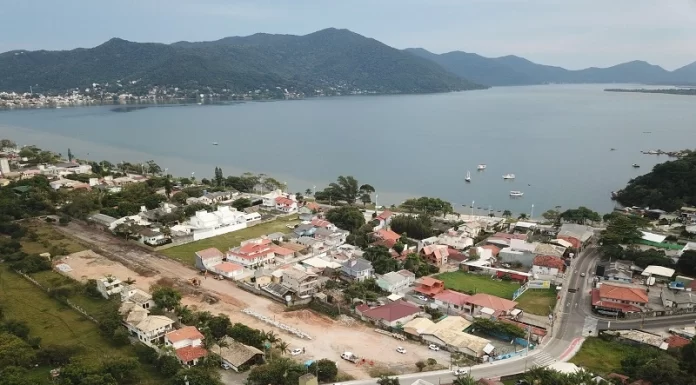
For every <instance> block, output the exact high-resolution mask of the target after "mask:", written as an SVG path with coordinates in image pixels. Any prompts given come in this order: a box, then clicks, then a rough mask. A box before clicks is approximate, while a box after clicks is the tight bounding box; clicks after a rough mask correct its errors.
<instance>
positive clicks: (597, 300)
mask: <svg viewBox="0 0 696 385" xmlns="http://www.w3.org/2000/svg"><path fill="white" fill-rule="evenodd" d="M602 286H604V285H602ZM592 306H595V307H601V308H605V309H612V310H620V311H622V312H624V313H629V312H639V311H640V308H639V307H637V306H633V305H629V304H626V303H618V302H612V301H602V298H601V297H600V294H599V289H592Z"/></svg>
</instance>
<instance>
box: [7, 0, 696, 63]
mask: <svg viewBox="0 0 696 385" xmlns="http://www.w3.org/2000/svg"><path fill="white" fill-rule="evenodd" d="M328 27H335V28H347V29H350V30H352V31H354V32H356V33H359V34H361V35H364V36H367V37H371V38H374V39H377V40H379V41H381V42H383V43H385V44H388V45H390V46H392V47H395V48H409V47H421V48H425V49H428V50H430V51H432V52H435V53H443V52H449V51H455V50H458V51H465V52H474V53H478V54H480V55H483V56H488V57H497V56H504V55H518V56H522V57H525V58H527V59H530V60H532V61H535V62H538V63H542V64H549V65H558V66H562V67H565V68H569V69H579V68H586V67H592V66H594V67H608V66H611V65H615V64H618V63H622V62H627V61H631V60H645V61H647V62H649V63H651V64H657V65H661V66H663V67H664V68H666V69H669V70H673V69H675V68H679V67H681V66H683V65H686V64H689V63H691V62H694V61H696V0H253V1H251V0H249V1H247V0H198V1H194V0H117V1H111V0H2V1H0V52H5V51H9V50H14V49H28V50H38V49H48V50H56V49H73V48H77V47H94V46H97V45H99V44H101V43H103V42H105V41H107V40H108V39H110V38H112V37H120V38H123V39H126V40H131V41H139V42H161V43H171V42H175V41H181V40H188V41H204V40H217V39H220V38H222V37H225V36H243V35H251V34H254V33H257V32H266V33H281V34H299V35H304V34H307V33H311V32H314V31H317V30H320V29H324V28H328Z"/></svg>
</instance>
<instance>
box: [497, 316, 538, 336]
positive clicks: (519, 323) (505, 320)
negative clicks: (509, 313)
mask: <svg viewBox="0 0 696 385" xmlns="http://www.w3.org/2000/svg"><path fill="white" fill-rule="evenodd" d="M500 321H501V322H504V323H506V324H510V325H515V326H517V327H519V328H520V329H522V330H527V329H530V330H531V331H532V334H534V335H536V336H541V337H543V336H545V335H546V334H547V332H546V329H542V328H538V327H534V326H531V325H527V324H525V323H522V322H517V321H514V320H511V319H507V318H501V319H500Z"/></svg>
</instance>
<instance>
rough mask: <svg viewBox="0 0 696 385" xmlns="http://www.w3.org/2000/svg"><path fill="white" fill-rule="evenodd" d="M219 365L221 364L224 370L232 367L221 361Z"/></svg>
mask: <svg viewBox="0 0 696 385" xmlns="http://www.w3.org/2000/svg"><path fill="white" fill-rule="evenodd" d="M220 366H221V367H222V368H223V369H225V370H230V369H232V367H231V366H229V365H227V364H226V363H224V362H223V363H222V365H220Z"/></svg>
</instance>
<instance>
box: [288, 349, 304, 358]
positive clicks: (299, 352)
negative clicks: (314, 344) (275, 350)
mask: <svg viewBox="0 0 696 385" xmlns="http://www.w3.org/2000/svg"><path fill="white" fill-rule="evenodd" d="M300 354H302V349H300V348H297V349H292V350H291V351H290V355H291V356H298V355H300Z"/></svg>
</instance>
